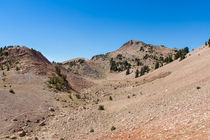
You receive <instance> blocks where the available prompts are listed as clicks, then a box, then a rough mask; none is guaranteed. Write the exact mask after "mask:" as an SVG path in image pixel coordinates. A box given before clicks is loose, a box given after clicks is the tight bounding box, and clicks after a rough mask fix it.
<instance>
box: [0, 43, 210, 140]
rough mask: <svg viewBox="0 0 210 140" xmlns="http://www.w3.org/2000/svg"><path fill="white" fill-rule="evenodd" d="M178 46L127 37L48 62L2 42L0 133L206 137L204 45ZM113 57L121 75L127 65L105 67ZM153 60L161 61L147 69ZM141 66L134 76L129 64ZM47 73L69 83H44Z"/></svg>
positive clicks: (53, 137) (209, 67)
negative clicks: (106, 49) (99, 50)
mask: <svg viewBox="0 0 210 140" xmlns="http://www.w3.org/2000/svg"><path fill="white" fill-rule="evenodd" d="M151 48H152V49H151ZM19 49H20V50H22V51H17V50H19ZM140 50H141V51H140ZM143 50H144V51H143ZM151 50H152V51H151ZM6 51H8V54H7V53H5V52H6ZM12 51H13V52H12ZM20 52H27V53H20ZM186 52H187V51H186V50H185V49H183V50H177V49H169V48H166V47H164V46H153V45H148V44H145V43H143V42H139V41H129V42H127V43H126V44H124V45H123V46H122V47H121V48H120V49H118V50H116V51H115V52H111V53H108V54H105V55H98V56H94V57H93V58H92V59H91V60H86V59H82V58H79V59H74V60H70V61H66V62H63V63H62V64H56V63H50V62H49V61H48V60H47V59H46V58H45V57H44V56H42V55H41V53H38V55H33V53H32V52H31V50H30V49H28V48H25V47H14V48H8V49H5V50H4V51H3V53H2V55H3V56H2V57H1V59H0V64H1V65H3V70H0V73H1V75H0V77H1V80H0V97H1V98H0V104H1V106H0V109H1V110H2V113H1V114H0V126H3V127H1V128H0V139H7V138H9V137H10V138H12V136H14V137H16V138H17V139H35V138H38V139H50V140H57V139H65V140H69V139H72V140H74V139H93V140H95V139H99V140H100V139H101V140H104V139H107V140H110V139H202V140H203V139H204V140H205V139H206V140H207V139H208V136H209V132H208V130H209V121H210V114H209V102H210V92H209V89H210V84H209V81H210V73H209V71H210V61H209V54H210V47H209V46H208V44H206V45H204V46H202V47H200V48H198V49H196V50H194V51H192V52H190V53H188V54H186ZM21 54H22V55H21ZM36 54H37V53H36ZM119 55H120V56H119ZM146 55H147V56H149V57H147V59H145V56H146ZM161 57H163V58H161ZM169 57H171V59H172V61H171V60H170V59H169ZM18 58H19V59H18ZM135 59H138V60H137V61H139V62H141V63H142V64H141V65H137V62H136V61H135ZM11 60H12V63H11V65H9V61H11ZM15 60H19V61H18V63H16V61H15ZM29 60H30V61H29ZM42 60H43V62H42ZM133 60H134V61H133ZM13 61H14V62H13ZM113 61H115V64H116V63H119V65H118V66H119V67H117V69H119V68H121V69H123V67H122V66H121V65H123V66H124V63H121V62H124V61H127V63H128V64H130V65H131V66H130V73H129V74H127V75H126V70H127V68H126V69H123V70H122V71H121V70H120V71H118V70H117V71H113V70H112V69H111V65H110V62H113ZM157 61H158V62H159V64H160V66H161V67H157V68H155V63H156V62H157ZM37 63H39V65H36V64H37ZM8 65H9V66H10V67H9V70H7V67H8ZM37 66H38V67H37ZM126 66H127V65H126ZM143 66H148V67H149V69H150V71H148V72H146V73H145V74H143V75H140V76H139V77H136V76H135V75H136V73H135V72H134V70H136V69H139V70H140V69H141V68H142V67H143ZM16 67H19V69H18V70H17V69H16ZM41 67H42V68H41ZM94 73H95V75H94ZM65 75H66V76H65ZM52 77H54V78H52ZM55 79H59V80H55ZM49 80H52V84H51V85H50V86H54V84H55V83H56V82H58V81H59V82H60V81H62V82H64V84H66V83H65V82H66V81H67V82H68V84H69V86H70V89H68V90H66V89H65V88H64V89H65V90H58V89H56V88H55V89H54V88H52V87H50V88H49V83H48V81H49ZM59 82H58V83H59ZM55 87H56V86H55ZM58 87H59V86H58ZM11 89H12V90H13V91H14V92H11ZM21 133H24V134H25V135H24V136H22V135H21Z"/></svg>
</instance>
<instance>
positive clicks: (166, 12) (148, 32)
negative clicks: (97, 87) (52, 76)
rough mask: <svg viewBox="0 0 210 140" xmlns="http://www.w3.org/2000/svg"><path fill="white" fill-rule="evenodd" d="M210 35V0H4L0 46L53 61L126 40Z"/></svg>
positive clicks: (165, 41)
mask: <svg viewBox="0 0 210 140" xmlns="http://www.w3.org/2000/svg"><path fill="white" fill-rule="evenodd" d="M208 38H210V1H209V0H199V1H198V0H0V46H5V45H25V46H27V47H29V48H34V49H36V50H38V51H40V52H42V53H43V54H44V55H45V56H46V57H47V58H48V59H50V60H51V61H53V60H54V61H57V62H60V61H64V60H68V59H71V58H75V57H85V58H91V57H92V56H93V55H96V54H102V53H106V52H110V51H114V50H116V49H118V48H119V47H121V45H122V44H124V43H125V42H127V41H128V40H140V41H144V42H146V43H150V44H154V45H165V46H167V47H170V48H174V47H176V48H183V47H185V46H189V47H190V48H191V49H192V48H197V47H199V46H201V45H203V44H204V42H205V41H206V40H207V39H208Z"/></svg>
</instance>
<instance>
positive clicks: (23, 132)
mask: <svg viewBox="0 0 210 140" xmlns="http://www.w3.org/2000/svg"><path fill="white" fill-rule="evenodd" d="M25 135H26V132H25V131H20V132H18V136H20V137H24V136H25Z"/></svg>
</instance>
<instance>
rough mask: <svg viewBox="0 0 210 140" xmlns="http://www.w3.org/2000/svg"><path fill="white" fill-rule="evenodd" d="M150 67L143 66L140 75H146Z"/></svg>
mask: <svg viewBox="0 0 210 140" xmlns="http://www.w3.org/2000/svg"><path fill="white" fill-rule="evenodd" d="M149 71H150V69H149V67H148V66H143V67H142V68H141V71H140V76H142V75H144V74H145V73H146V72H149Z"/></svg>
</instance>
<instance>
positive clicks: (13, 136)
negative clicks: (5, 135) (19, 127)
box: [9, 135, 17, 139]
mask: <svg viewBox="0 0 210 140" xmlns="http://www.w3.org/2000/svg"><path fill="white" fill-rule="evenodd" d="M9 138H10V139H17V137H16V136H15V135H12V136H10V137H9Z"/></svg>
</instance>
